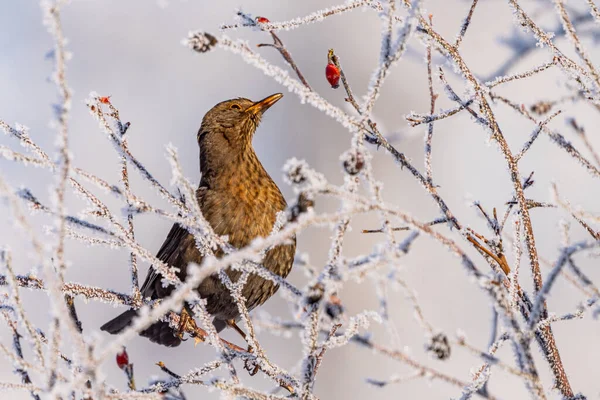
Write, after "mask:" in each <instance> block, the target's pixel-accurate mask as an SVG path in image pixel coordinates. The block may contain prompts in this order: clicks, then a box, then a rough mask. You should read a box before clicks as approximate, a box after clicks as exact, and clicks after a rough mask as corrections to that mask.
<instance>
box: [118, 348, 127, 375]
mask: <svg viewBox="0 0 600 400" xmlns="http://www.w3.org/2000/svg"><path fill="white" fill-rule="evenodd" d="M117 365H118V366H119V368H121V369H123V370H124V369H126V368H127V367H128V366H129V355H128V354H127V350H126V349H125V347H123V350H121V352H120V353H117Z"/></svg>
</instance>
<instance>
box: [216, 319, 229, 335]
mask: <svg viewBox="0 0 600 400" xmlns="http://www.w3.org/2000/svg"><path fill="white" fill-rule="evenodd" d="M213 325H214V326H215V329H216V330H217V333H219V332H221V331H222V330H223V329H225V328H227V321H223V320H222V319H217V318H214V319H213Z"/></svg>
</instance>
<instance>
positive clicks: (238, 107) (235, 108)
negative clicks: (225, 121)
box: [230, 104, 242, 110]
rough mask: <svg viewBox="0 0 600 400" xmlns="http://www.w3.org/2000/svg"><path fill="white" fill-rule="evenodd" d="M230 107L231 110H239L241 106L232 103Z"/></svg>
mask: <svg viewBox="0 0 600 400" xmlns="http://www.w3.org/2000/svg"><path fill="white" fill-rule="evenodd" d="M230 108H231V109H233V110H241V109H242V107H240V106H239V105H238V104H232V105H231V107H230Z"/></svg>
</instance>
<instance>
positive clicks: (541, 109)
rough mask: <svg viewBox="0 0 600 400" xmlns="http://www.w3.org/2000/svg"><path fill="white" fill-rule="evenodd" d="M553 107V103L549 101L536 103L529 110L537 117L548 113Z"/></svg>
mask: <svg viewBox="0 0 600 400" xmlns="http://www.w3.org/2000/svg"><path fill="white" fill-rule="evenodd" d="M553 105H554V103H553V102H551V101H538V102H537V103H535V104H534V105H532V106H531V107H530V108H529V109H530V110H531V112H532V113H535V114H537V115H544V114H546V113H547V112H548V111H550V109H552V106H553Z"/></svg>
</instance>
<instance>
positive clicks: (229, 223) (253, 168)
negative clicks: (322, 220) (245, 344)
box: [100, 93, 296, 347]
mask: <svg viewBox="0 0 600 400" xmlns="http://www.w3.org/2000/svg"><path fill="white" fill-rule="evenodd" d="M282 97H283V95H282V94H281V93H275V94H273V95H271V96H268V97H266V98H264V99H262V100H260V101H256V102H254V101H251V100H249V99H246V98H235V99H231V100H226V101H223V102H221V103H218V104H217V105H215V106H214V107H213V108H212V109H210V110H209V111H208V112H207V113H206V114H205V115H204V118H203V119H202V123H201V125H200V129H199V130H198V134H197V141H198V146H199V149H200V154H199V156H200V157H199V158H200V173H201V177H200V183H199V185H198V189H197V191H196V200H197V201H198V204H199V206H200V210H201V211H202V214H203V216H204V218H205V219H206V220H207V221H208V223H209V224H210V225H211V227H212V229H213V230H214V232H215V234H217V235H219V236H223V235H226V236H227V237H228V240H229V244H230V245H231V246H232V247H234V248H237V249H240V248H243V247H245V246H248V245H249V244H250V243H251V242H252V241H253V240H254V239H256V238H258V237H266V236H268V235H269V234H270V233H271V231H272V229H273V226H274V224H275V221H276V218H277V214H278V213H279V212H281V211H284V210H285V209H286V208H287V204H286V201H285V199H284V197H283V195H282V193H281V191H280V190H279V187H278V186H277V185H276V184H275V182H274V181H273V179H272V178H271V177H270V176H269V174H268V173H267V171H266V170H265V168H264V167H263V165H262V164H261V162H260V161H259V159H258V157H257V155H256V153H255V151H254V148H253V147H252V139H253V137H254V133H255V131H256V129H257V128H258V126H259V123H260V120H261V118H262V116H263V114H264V113H265V111H267V110H268V109H269V108H270V107H271V106H272V105H273V104H275V103H276V102H277V101H279V99H281V98H282ZM295 251H296V238H295V236H292V237H291V238H290V239H289V240H288V241H286V242H284V243H283V244H280V245H278V246H276V247H273V248H271V249H269V250H268V251H267V252H266V253H265V256H264V258H263V260H262V265H263V266H264V267H265V268H266V269H268V270H269V271H271V272H273V273H275V274H277V275H279V276H281V277H283V278H285V277H287V275H288V274H289V273H290V271H291V269H292V264H293V261H294V255H295ZM215 255H216V256H217V257H220V256H222V255H223V252H222V251H217V252H216V253H215ZM157 258H158V259H160V260H161V261H163V262H164V263H166V264H167V265H169V266H171V267H175V268H178V269H179V272H177V275H178V277H179V278H180V279H181V281H185V278H186V276H187V266H188V264H189V263H190V262H194V263H196V264H198V265H201V263H202V255H201V254H200V252H199V250H198V249H197V247H196V243H195V240H194V236H193V235H192V234H190V233H189V232H188V231H187V230H186V228H185V227H183V226H181V225H180V224H178V223H175V224H174V225H173V227H172V228H171V230H170V232H169V233H168V235H167V238H166V239H165V241H164V243H163V244H162V246H161V247H160V249H159V251H158V253H157ZM225 272H226V273H227V275H228V276H229V278H230V279H231V280H232V282H235V281H236V280H237V279H238V278H239V277H240V276H241V274H242V272H241V271H239V270H233V269H231V268H227V269H226V270H225ZM278 288H279V285H278V284H276V283H274V282H273V281H272V280H267V279H264V278H262V277H260V276H258V275H256V274H250V275H249V276H248V279H247V281H246V283H245V286H244V287H243V289H242V296H243V297H244V298H245V299H246V307H247V308H248V309H249V310H252V309H254V308H256V307H258V306H260V305H262V304H263V303H264V302H265V301H267V299H269V298H270V297H271V296H273V294H275V292H277V290H278ZM173 290H174V287H173V286H166V287H164V286H163V283H162V276H161V275H160V273H159V272H157V271H156V270H154V269H153V268H150V270H149V271H148V274H147V276H146V279H145V281H144V283H143V285H142V287H141V289H140V291H141V294H142V297H143V298H144V299H147V298H150V299H151V300H156V299H162V298H165V297H167V296H169V295H170V294H171V292H172V291H173ZM196 290H197V291H198V294H199V295H200V297H201V298H203V299H206V310H207V311H208V313H210V314H211V316H212V318H213V325H214V326H215V328H216V330H217V332H221V331H222V330H223V329H224V328H226V327H233V328H235V329H236V331H238V332H239V333H240V334H242V335H243V332H242V331H241V330H240V329H239V328H238V327H237V325H236V324H235V322H236V321H237V320H239V318H240V315H239V311H238V307H237V305H236V303H235V301H234V300H233V298H232V297H231V295H230V292H229V289H227V288H226V287H225V285H224V284H223V283H222V282H221V280H220V278H219V277H218V276H217V275H216V274H215V275H210V276H208V277H207V278H205V279H204V280H203V281H202V282H201V283H200V285H199V286H198V287H197V289H196ZM184 312H185V310H184ZM137 315H138V311H137V310H134V309H131V310H128V311H125V312H124V313H122V314H120V315H119V316H117V317H116V318H114V319H112V320H110V321H108V322H107V323H105V324H104V325H102V326H101V328H100V329H101V330H103V331H106V332H108V333H111V334H118V333H119V332H121V331H123V330H124V329H125V328H126V327H127V326H129V325H131V323H132V321H133V320H134V319H135V318H136V317H137ZM140 335H141V336H144V337H147V338H148V339H150V341H152V342H155V343H158V344H160V345H164V346H168V347H174V346H178V345H179V344H180V343H181V341H182V337H181V334H178V332H177V329H174V328H172V327H171V326H169V323H168V322H166V321H157V322H154V323H153V324H152V325H150V326H149V327H148V328H146V329H145V330H143V331H141V332H140Z"/></svg>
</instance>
